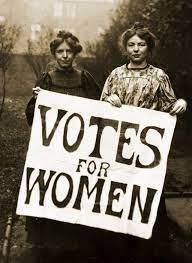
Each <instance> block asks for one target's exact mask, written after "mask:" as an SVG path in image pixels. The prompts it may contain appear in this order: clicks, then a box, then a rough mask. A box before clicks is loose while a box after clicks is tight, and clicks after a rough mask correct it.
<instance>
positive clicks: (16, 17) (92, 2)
mask: <svg viewBox="0 0 192 263" xmlns="http://www.w3.org/2000/svg"><path fill="white" fill-rule="evenodd" d="M117 2H118V0H0V6H1V10H0V21H1V20H2V18H3V17H5V19H6V20H7V21H8V22H10V23H13V24H16V25H21V26H22V28H23V31H22V35H21V38H20V41H19V42H18V43H17V46H16V50H17V51H18V52H23V51H24V50H25V49H26V43H27V39H28V38H30V37H35V36H34V35H35V31H38V30H40V26H41V25H47V26H50V27H51V28H53V29H55V30H58V29H66V30H70V31H72V32H74V33H75V34H76V35H77V36H78V37H79V39H80V41H81V42H82V43H85V42H86V41H94V40H96V39H97V38H98V37H99V35H100V34H101V33H102V32H103V30H104V29H105V28H106V27H107V26H108V24H109V21H110V18H109V17H110V16H112V12H113V10H114V8H115V6H116V4H117ZM32 31H33V32H32Z"/></svg>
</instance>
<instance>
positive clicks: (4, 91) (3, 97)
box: [0, 70, 6, 119]
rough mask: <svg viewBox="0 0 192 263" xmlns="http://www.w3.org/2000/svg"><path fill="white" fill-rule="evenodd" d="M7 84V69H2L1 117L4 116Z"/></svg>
mask: <svg viewBox="0 0 192 263" xmlns="http://www.w3.org/2000/svg"><path fill="white" fill-rule="evenodd" d="M5 86H6V81H5V71H4V70H2V101H1V105H0V119H1V118H2V113H3V109H4V104H5V94H6V90H5Z"/></svg>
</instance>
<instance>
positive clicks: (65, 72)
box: [26, 24, 186, 262]
mask: <svg viewBox="0 0 192 263" xmlns="http://www.w3.org/2000/svg"><path fill="white" fill-rule="evenodd" d="M121 45H122V48H123V50H124V52H125V53H126V55H127V57H128V62H127V63H126V64H125V65H123V66H121V67H118V68H116V69H114V70H113V71H112V73H111V74H110V76H109V77H108V78H107V80H106V83H105V85H104V89H103V92H102V95H101V99H102V100H104V101H107V102H109V103H111V104H112V105H114V106H117V107H120V106H121V105H122V104H127V105H133V106H137V107H144V108H148V109H153V110H159V111H165V112H169V113H171V114H178V113H182V112H184V111H185V109H186V102H185V101H184V100H183V99H179V100H177V99H176V97H175V95H174V92H173V89H172V87H171V84H170V81H169V78H168V76H167V75H166V74H165V72H164V71H163V70H161V69H159V68H156V67H154V66H152V65H150V64H148V58H149V56H150V54H151V52H152V51H153V49H154V47H155V37H154V35H153V34H152V33H151V32H150V31H149V30H148V29H147V28H144V27H142V26H141V25H140V24H135V25H134V26H133V27H132V28H131V29H128V30H126V31H125V32H124V33H123V35H122V38H121ZM81 49H82V47H81V46H80V44H79V41H78V39H77V38H76V37H75V36H73V35H72V34H71V33H68V32H64V31H62V32H60V33H59V34H58V37H57V38H56V39H55V40H53V41H52V42H51V44H50V50H51V53H52V54H53V56H54V58H55V60H56V68H55V69H53V70H51V71H50V72H46V73H44V74H43V75H42V76H41V78H40V79H39V80H38V81H37V83H36V88H35V89H34V93H35V94H37V93H38V92H39V90H40V89H46V90H50V91H54V92H59V93H64V94H70V95H75V96H82V97H86V98H92V99H98V98H99V93H100V92H99V88H98V85H97V84H96V83H95V81H94V79H93V78H92V76H91V75H90V74H89V73H88V72H87V71H80V70H77V69H75V68H74V67H73V61H74V58H75V56H76V54H78V53H79V52H80V51H81ZM34 103H35V96H34V98H33V100H32V101H31V102H30V103H29V104H28V107H27V110H26V113H27V118H28V122H29V124H31V123H32V119H33V111H34ZM166 222H167V217H166V209H165V202H164V200H163V199H162V201H161V202H160V208H159V211H158V216H157V222H156V225H155V231H154V235H153V237H152V240H151V241H149V242H147V241H144V242H142V240H139V239H137V238H134V237H130V236H128V235H123V234H118V233H113V232H108V231H102V230H95V229H89V228H88V227H83V226H78V225H70V224H65V223H59V222H55V221H53V220H47V219H35V218H28V225H27V230H28V237H29V240H31V241H36V242H37V243H38V242H40V244H41V245H43V246H46V247H49V246H52V245H53V246H55V245H56V246H63V247H64V249H65V250H66V249H69V250H73V249H74V251H73V252H74V253H76V254H77V253H78V252H79V251H80V250H81V248H82V247H84V249H85V251H86V253H87V254H88V253H90V254H92V252H93V253H94V252H97V253H100V254H103V256H105V259H104V258H103V262H121V260H122V262H126V261H127V262H128V261H130V262H141V261H145V259H144V257H145V256H146V260H148V261H149V262H157V261H158V260H159V262H165V258H163V259H161V257H160V252H159V251H160V249H159V248H160V245H159V244H161V241H162V242H163V244H168V234H167V233H168V232H167V226H166ZM94 242H96V243H97V246H96V249H98V251H91V249H93V247H94V245H95V244H94ZM91 243H92V244H91ZM89 244H90V247H89ZM153 247H156V248H157V250H158V252H159V253H158V254H156V252H155V250H154V249H152V248H153ZM142 248H143V250H142ZM147 248H149V249H147ZM166 249H167V246H166ZM166 249H165V250H164V251H165V252H166ZM144 251H146V252H149V255H148V254H147V255H146V253H145V252H144ZM153 252H154V253H153ZM161 252H162V251H161ZM156 255H157V257H156ZM68 262H72V260H71V259H70V260H68ZM84 262H85V261H84ZM99 262H101V261H99Z"/></svg>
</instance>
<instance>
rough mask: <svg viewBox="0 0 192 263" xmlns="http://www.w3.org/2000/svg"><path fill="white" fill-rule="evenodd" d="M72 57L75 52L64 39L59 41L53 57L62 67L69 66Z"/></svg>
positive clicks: (71, 62)
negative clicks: (61, 41)
mask: <svg viewBox="0 0 192 263" xmlns="http://www.w3.org/2000/svg"><path fill="white" fill-rule="evenodd" d="M74 58H75V54H74V52H73V51H72V49H71V48H70V46H69V45H68V44H67V42H66V41H64V42H63V43H61V44H60V45H59V46H58V47H57V48H56V50H55V59H56V61H57V63H58V64H59V66H60V67H62V68H70V67H71V66H72V64H73V60H74Z"/></svg>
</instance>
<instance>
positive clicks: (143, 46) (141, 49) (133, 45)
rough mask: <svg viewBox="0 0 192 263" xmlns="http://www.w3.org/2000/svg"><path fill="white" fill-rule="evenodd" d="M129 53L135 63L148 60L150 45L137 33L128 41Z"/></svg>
mask: <svg viewBox="0 0 192 263" xmlns="http://www.w3.org/2000/svg"><path fill="white" fill-rule="evenodd" d="M127 55H128V58H129V59H130V61H131V62H132V63H134V64H138V65H140V64H142V63H143V62H146V59H147V56H148V46H147V43H146V41H145V40H144V39H142V38H140V37H139V36H137V35H134V36H132V37H131V38H129V39H128V41H127Z"/></svg>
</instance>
